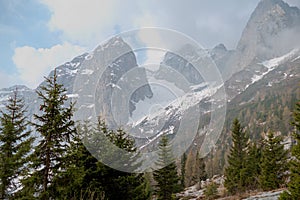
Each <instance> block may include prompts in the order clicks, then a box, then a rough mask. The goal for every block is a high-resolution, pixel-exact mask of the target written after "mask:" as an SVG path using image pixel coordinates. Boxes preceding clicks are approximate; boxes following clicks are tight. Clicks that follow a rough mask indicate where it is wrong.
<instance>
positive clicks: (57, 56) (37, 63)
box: [13, 43, 85, 88]
mask: <svg viewBox="0 0 300 200" xmlns="http://www.w3.org/2000/svg"><path fill="white" fill-rule="evenodd" d="M84 52H85V48H83V47H80V46H76V45H72V44H70V43H63V44H58V45H55V46H53V47H51V48H38V49H36V48H33V47H30V46H23V47H17V48H16V49H15V52H14V56H13V62H14V64H15V66H16V67H17V70H18V73H19V77H18V78H19V79H20V80H21V81H22V82H23V83H24V84H25V85H26V86H28V87H30V88H35V87H37V86H38V84H39V83H41V81H43V77H44V76H47V75H48V73H49V72H50V70H51V69H53V68H54V67H57V66H58V65H60V64H62V63H64V62H66V61H68V60H71V59H72V58H74V57H75V56H78V55H80V54H82V53H84Z"/></svg>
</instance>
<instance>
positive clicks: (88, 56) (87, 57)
mask: <svg viewBox="0 0 300 200" xmlns="http://www.w3.org/2000/svg"><path fill="white" fill-rule="evenodd" d="M92 58H93V54H88V55H87V56H85V57H84V59H86V60H91V59H92Z"/></svg>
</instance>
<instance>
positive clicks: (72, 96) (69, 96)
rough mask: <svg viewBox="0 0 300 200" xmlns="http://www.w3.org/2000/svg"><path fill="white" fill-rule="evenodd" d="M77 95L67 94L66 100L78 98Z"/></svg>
mask: <svg viewBox="0 0 300 200" xmlns="http://www.w3.org/2000/svg"><path fill="white" fill-rule="evenodd" d="M78 96H79V95H78V94H67V97H68V98H78Z"/></svg>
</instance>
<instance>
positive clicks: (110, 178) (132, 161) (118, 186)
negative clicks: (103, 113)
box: [89, 120, 150, 200]
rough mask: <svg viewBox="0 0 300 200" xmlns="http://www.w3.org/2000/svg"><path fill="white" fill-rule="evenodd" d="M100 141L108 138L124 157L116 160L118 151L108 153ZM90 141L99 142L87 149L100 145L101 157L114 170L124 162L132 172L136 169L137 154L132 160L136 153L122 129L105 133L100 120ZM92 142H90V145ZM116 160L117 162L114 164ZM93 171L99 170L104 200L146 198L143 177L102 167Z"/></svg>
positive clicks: (109, 149)
mask: <svg viewBox="0 0 300 200" xmlns="http://www.w3.org/2000/svg"><path fill="white" fill-rule="evenodd" d="M103 137H106V138H108V140H109V141H110V142H111V143H112V144H114V145H115V146H116V147H118V148H119V149H122V150H125V151H126V152H128V154H127V153H124V154H123V155H122V157H120V155H119V154H118V152H119V151H116V150H115V149H111V148H110V147H107V146H106V145H105V144H104V143H102V142H101V141H102V140H103V139H104V138H103ZM91 138H93V141H100V143H99V142H95V144H91V146H89V149H92V148H94V147H95V148H97V147H98V148H99V144H100V145H101V146H102V147H103V148H102V153H103V152H104V154H105V155H104V157H107V158H108V159H112V162H114V164H116V166H120V165H121V164H122V163H124V161H126V163H127V162H129V164H128V169H130V171H133V172H134V171H135V170H137V169H138V167H139V166H140V164H139V163H137V162H136V161H137V159H138V158H139V157H138V154H137V155H136V156H132V154H135V153H136V150H137V149H136V147H135V142H134V140H133V139H131V138H130V137H129V135H128V134H127V133H126V132H124V131H123V130H122V129H118V130H117V131H114V130H109V129H108V128H107V125H106V124H105V122H104V121H103V120H99V121H98V125H97V127H96V128H95V132H94V133H92V135H91ZM93 141H91V143H92V142H93ZM116 158H118V160H116ZM118 161H119V163H118ZM97 170H99V173H100V176H99V181H100V184H101V188H102V189H103V191H104V195H105V199H109V200H114V199H119V200H131V199H133V200H144V199H149V198H150V192H149V189H148V183H147V181H146V179H145V176H144V174H136V173H129V172H124V171H119V170H117V169H114V168H111V167H109V166H106V165H104V164H102V163H98V169H97Z"/></svg>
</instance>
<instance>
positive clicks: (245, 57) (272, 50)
mask: <svg viewBox="0 0 300 200" xmlns="http://www.w3.org/2000/svg"><path fill="white" fill-rule="evenodd" d="M299 30H300V10H299V9H298V8H297V7H291V6H289V5H288V4H287V3H285V2H284V1H282V0H262V1H261V2H260V3H259V4H258V6H257V7H256V9H255V11H254V12H253V14H252V15H251V17H250V20H249V21H248V23H247V25H246V27H245V29H244V31H243V33H242V37H241V39H240V41H239V43H238V46H237V55H236V56H237V58H238V59H237V60H238V61H237V63H235V65H236V67H237V68H238V69H243V68H244V67H246V66H248V65H250V64H251V63H253V62H259V61H263V60H267V59H271V58H273V57H278V56H281V55H284V54H286V53H288V52H290V51H291V50H292V49H294V48H297V47H299V46H300V42H298V41H299V39H298V37H299V36H298V33H299ZM286 38H289V40H287V39H286Z"/></svg>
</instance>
